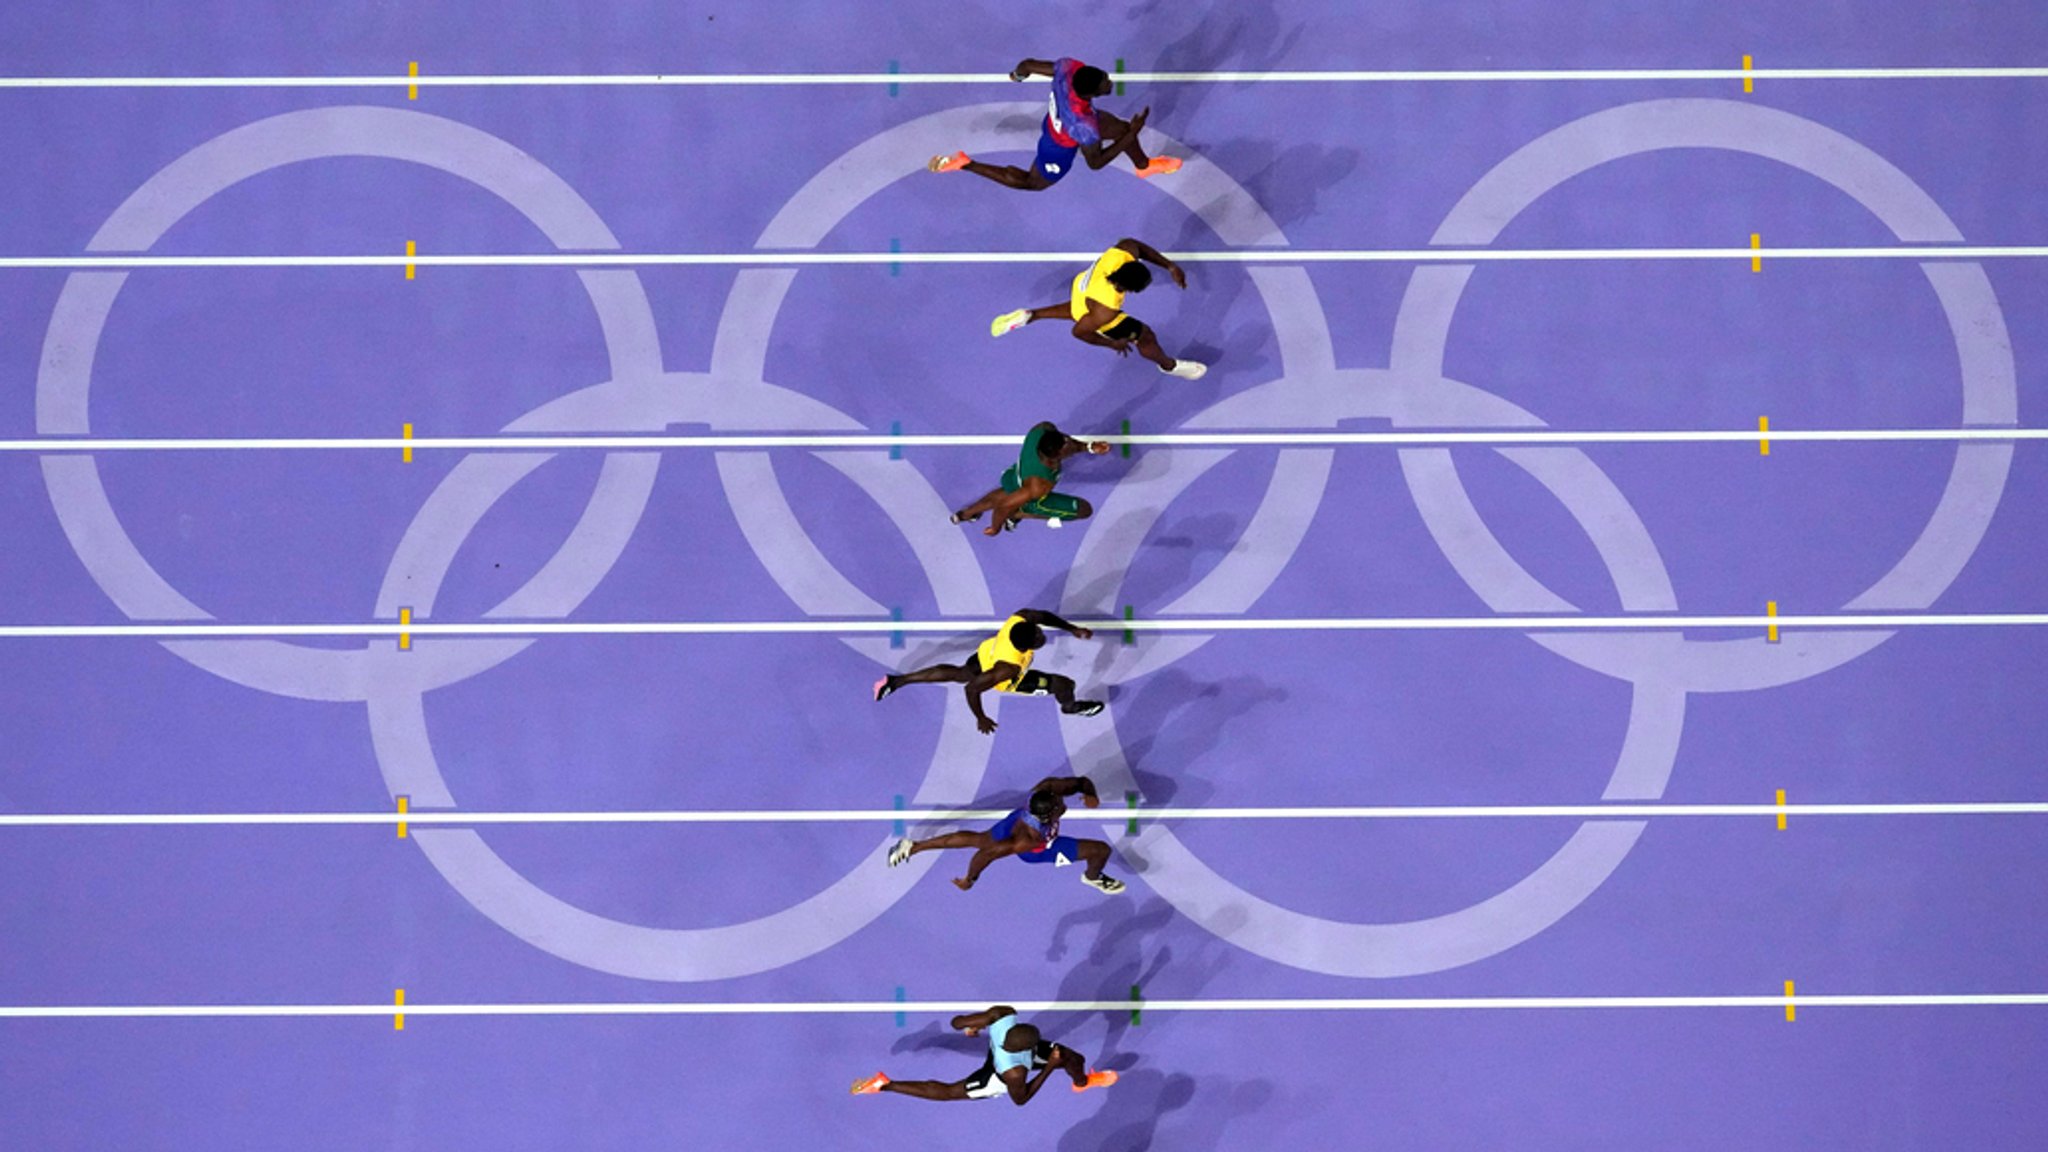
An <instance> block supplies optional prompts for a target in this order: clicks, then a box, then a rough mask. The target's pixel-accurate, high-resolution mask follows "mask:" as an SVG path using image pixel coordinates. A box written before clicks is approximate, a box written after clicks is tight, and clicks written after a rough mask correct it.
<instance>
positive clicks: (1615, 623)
mask: <svg viewBox="0 0 2048 1152" xmlns="http://www.w3.org/2000/svg"><path fill="white" fill-rule="evenodd" d="M1001 623H1002V622H1001V621H1000V620H879V619H876V620H641V621H630V620H589V621H572V620H543V621H470V622H464V623H455V624H447V623H424V622H421V621H419V620H414V621H412V622H410V623H400V622H398V621H395V620H390V621H375V622H371V623H361V624H10V625H5V626H0V639H82V638H87V637H99V638H108V637H138V638H144V639H155V640H178V639H183V640H197V639H216V640H217V639H250V638H258V637H286V636H372V637H374V636H397V635H399V634H400V633H410V634H411V635H413V636H414V637H415V638H417V637H423V636H787V635H840V634H847V633H873V632H930V633H940V634H944V635H956V634H964V633H969V632H981V631H986V630H988V629H991V628H996V627H999V626H1000V625H1001ZM1075 623H1078V624H1080V625H1082V626H1083V627H1087V628H1099V629H1105V630H1114V629H1118V628H1121V629H1124V630H1125V631H1130V632H1588V631H1653V632H1668V631H1672V630H1676V629H1688V628H1690V629H1723V628H1736V629H1745V630H1750V631H1757V632H1761V631H1763V630H1764V629H1765V628H1768V627H1771V626H1774V625H1775V626H1776V627H1778V628H1780V629H1824V630H1829V631H1834V630H1841V629H1854V628H2014V627H2035V626H2038V625H2042V624H2048V614H2043V613H2038V612H2012V613H1991V612H1986V613H1951V614H1938V613H1840V614H1836V615H1831V616H1782V615H1781V616H1756V615H1750V616H1657V615H1651V614H1648V613H1644V614H1639V615H1634V616H1359V617H1350V618H1342V617H1296V618H1281V617H1272V618H1246V617H1236V616H1233V617H1225V618H1216V617H1211V618H1193V617H1189V618H1184V619H1183V618H1174V617H1154V618H1152V619H1149V620H1148V619H1138V620H1121V619H1118V620H1110V619H1103V620H1078V621H1076V622H1075Z"/></svg>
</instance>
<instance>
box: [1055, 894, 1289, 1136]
mask: <svg viewBox="0 0 2048 1152" xmlns="http://www.w3.org/2000/svg"><path fill="white" fill-rule="evenodd" d="M1176 923H1179V924H1180V927H1181V931H1180V932H1178V933H1174V931H1173V929H1174V926H1175V925H1176ZM1089 929H1092V930H1093V933H1094V935H1093V940H1092V941H1091V942H1090V943H1089V945H1088V951H1087V952H1086V953H1085V954H1084V955H1083V956H1082V957H1081V959H1080V962H1079V963H1078V964H1076V965H1075V966H1074V967H1073V968H1072V969H1071V970H1069V972H1068V973H1067V976H1066V977H1065V978H1064V979H1063V980H1062V981H1061V982H1060V991H1059V998H1060V999H1061V1000H1096V1001H1112V1002H1114V1001H1122V1000H1127V999H1128V998H1129V996H1130V991H1131V988H1132V986H1133V985H1135V986H1137V987H1139V988H1141V989H1143V988H1157V987H1159V986H1160V983H1161V981H1160V977H1161V975H1162V974H1163V973H1166V972H1167V971H1168V970H1169V969H1170V970H1171V972H1172V975H1171V977H1170V981H1169V982H1170V985H1171V987H1172V990H1173V991H1172V994H1173V995H1174V996H1175V997H1187V996H1193V995H1196V994H1197V993H1199V992H1200V991H1201V990H1202V989H1204V988H1206V987H1207V986H1208V985H1209V984H1210V983H1212V982H1213V981H1214V980H1215V979H1216V977H1217V976H1218V975H1219V974H1220V973H1221V972H1222V971H1223V970H1224V969H1225V968H1226V967H1227V966H1228V965H1229V963H1230V959H1231V954H1230V950H1229V949H1228V948H1226V947H1225V946H1224V945H1223V944H1222V943H1221V942H1219V941H1217V940H1216V939H1215V938H1214V937H1211V936H1208V935H1207V934H1205V933H1202V932H1200V931H1199V930H1195V929H1192V928H1190V927H1189V926H1188V925H1186V924H1185V922H1181V921H1180V920H1179V917H1178V916H1177V915H1176V913H1175V912H1174V910H1173V907H1172V905H1170V904H1168V903H1167V902H1166V901H1164V900H1158V899H1154V900H1149V901H1147V902H1146V903H1144V904H1143V905H1141V906H1140V907H1138V908H1137V909H1136V910H1132V909H1130V908H1128V907H1127V906H1125V905H1124V904H1123V903H1122V902H1121V901H1110V902H1105V903H1101V904H1097V905H1095V906H1094V907H1091V908H1086V909H1083V910H1081V911H1078V912H1074V913H1070V914H1069V915H1067V916H1064V917H1062V918H1061V919H1060V921H1059V923H1058V924H1057V925H1056V926H1055V927H1054V928H1053V936H1052V942H1051V944H1050V945H1049V946H1048V948H1047V950H1046V958H1047V959H1049V960H1056V961H1057V960H1062V959H1065V958H1066V957H1067V956H1068V955H1069V954H1070V953H1071V951H1072V949H1073V946H1074V944H1073V942H1074V938H1075V936H1076V934H1077V933H1080V932H1083V931H1086V930H1089ZM1169 936H1176V937H1177V939H1175V940H1174V941H1173V942H1169V940H1168V937H1169ZM1176 948H1178V949H1179V954H1176V951H1175V949H1176ZM1097 1016H1099V1017H1101V1018H1102V1020H1103V1023H1104V1024H1105V1026H1106V1033H1105V1035H1104V1037H1103V1040H1102V1042H1101V1052H1100V1053H1099V1054H1098V1055H1096V1056H1095V1064H1096V1065H1097V1066H1099V1067H1104V1068H1112V1069H1115V1070H1116V1071H1117V1073H1118V1075H1119V1077H1120V1079H1119V1080H1118V1081H1117V1084H1116V1087H1114V1088H1112V1089H1110V1090H1109V1091H1108V1092H1106V1093H1104V1094H1103V1095H1102V1096H1101V1100H1102V1104H1101V1106H1100V1107H1099V1108H1098V1109H1097V1110H1096V1112H1095V1114H1094V1115H1092V1116H1090V1117H1088V1118H1087V1119H1085V1120H1083V1121H1081V1122H1080V1123H1078V1124H1076V1125H1075V1126H1074V1127H1072V1128H1070V1129H1068V1130H1067V1132H1066V1133H1065V1135H1063V1136H1062V1137H1061V1138H1060V1143H1059V1147H1060V1149H1061V1152H1096V1150H1098V1149H1101V1150H1108V1149H1117V1150H1119V1152H1122V1150H1125V1149H1145V1148H1150V1147H1152V1146H1153V1141H1154V1139H1155V1138H1156V1137H1157V1135H1158V1132H1159V1127H1160V1125H1161V1124H1162V1123H1168V1122H1170V1123H1171V1124H1172V1126H1173V1128H1174V1129H1176V1132H1175V1135H1174V1138H1173V1147H1176V1148H1201V1147H1215V1146H1216V1145H1215V1141H1216V1140H1218V1139H1220V1138H1221V1136H1222V1134H1223V1131H1224V1128H1225V1127H1226V1126H1227V1125H1228V1124H1229V1122H1230V1121H1232V1120H1235V1119H1239V1118H1241V1117H1243V1116H1246V1115H1249V1114H1250V1113H1253V1112H1256V1111H1257V1110H1259V1109H1260V1108H1261V1107H1263V1106H1264V1105H1265V1104H1266V1103H1267V1102H1268V1101H1269V1100H1270V1099H1271V1098H1272V1095H1273V1091H1272V1085H1271V1084H1270V1083H1268V1082H1266V1081H1264V1080H1256V1079H1238V1078H1236V1077H1230V1076H1209V1075H1203V1076H1195V1075H1191V1074H1189V1073H1186V1072H1176V1071H1172V1070H1171V1064H1172V1051H1173V1044H1172V1039H1173V1033H1174V1031H1175V1030H1176V1029H1175V1027H1174V1024H1175V1022H1174V1021H1173V1019H1172V1018H1170V1017H1161V1016H1157V1015H1155V1016H1153V1017H1150V1018H1149V1019H1148V1018H1145V1017H1144V1016H1143V1015H1142V1008H1141V1009H1140V1021H1141V1022H1140V1023H1139V1024H1136V1025H1134V1024H1132V1023H1131V1016H1130V1013H1129V1012H1128V1011H1114V1012H1104V1013H1082V1012H1070V1013H1053V1014H1048V1015H1047V1016H1046V1017H1045V1018H1044V1020H1045V1023H1046V1025H1047V1026H1048V1034H1049V1035H1054V1036H1064V1035H1078V1036H1080V1037H1092V1035H1093V1032H1094V1029H1093V1028H1092V1027H1091V1025H1092V1023H1093V1021H1092V1020H1091V1019H1090V1018H1091V1017H1097ZM1134 1041H1136V1043H1133V1042H1134ZM1077 1042H1078V1041H1077ZM1087 1042H1093V1041H1092V1039H1091V1040H1089V1041H1087ZM1127 1044H1129V1045H1132V1046H1134V1047H1142V1048H1143V1049H1144V1050H1145V1051H1146V1052H1147V1053H1149V1056H1148V1058H1147V1059H1146V1060H1145V1061H1144V1062H1142V1063H1141V1061H1140V1058H1139V1056H1138V1054H1137V1053H1136V1052H1127V1051H1124V1048H1125V1046H1126V1045H1127Z"/></svg>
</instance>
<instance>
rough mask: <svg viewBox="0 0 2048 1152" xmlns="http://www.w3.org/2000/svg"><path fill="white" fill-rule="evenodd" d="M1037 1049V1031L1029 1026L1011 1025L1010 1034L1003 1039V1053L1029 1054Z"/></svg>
mask: <svg viewBox="0 0 2048 1152" xmlns="http://www.w3.org/2000/svg"><path fill="white" fill-rule="evenodd" d="M1036 1047H1038V1029H1037V1028H1034V1027H1032V1026H1031V1025H1029V1024H1013V1025H1011V1026H1010V1034H1009V1035H1008V1036H1005V1037H1003V1050H1004V1051H1005V1052H1029V1051H1031V1050H1032V1049H1033V1048H1036Z"/></svg>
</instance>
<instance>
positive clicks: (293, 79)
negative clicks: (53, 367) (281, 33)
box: [0, 66, 2048, 89]
mask: <svg viewBox="0 0 2048 1152" xmlns="http://www.w3.org/2000/svg"><path fill="white" fill-rule="evenodd" d="M2044 77H2048V68H2041V67H1997V66H1990V67H1967V66H1965V67H1947V68H1944V67H1927V68H1754V69H1743V68H1500V69H1420V70H1418V69H1404V70H1395V69H1385V70H1358V69H1350V70H1315V69H1278V70H1265V71H1216V72H1120V73H1118V74H1117V77H1116V78H1117V79H1118V80H1120V81H1123V82H1125V83H1129V84H1499V83H1560V82H1632V81H1646V80H1648V81H1657V80H1679V81H1727V80H1745V79H1747V80H2036V79H2042V78H2044ZM899 84H927V85H981V84H985V85H990V86H1003V87H1012V86H1013V84H1012V82H1011V80H1010V78H1009V76H1008V75H1007V74H1005V73H1001V72H901V73H898V72H700V73H690V72H641V73H622V72H615V73H594V74H581V75H578V74H541V73H536V74H526V75H480V74H472V75H449V76H412V75H390V76H374V75H369V76H366V75H346V76H0V89H5V88H26V89H36V88H410V87H415V86H416V87H420V88H582V87H591V88H601V87H684V88H720V87H725V88H762V87H816V86H849V85H865V86H877V85H899Z"/></svg>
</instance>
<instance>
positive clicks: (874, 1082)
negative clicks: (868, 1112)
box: [853, 1072, 889, 1096]
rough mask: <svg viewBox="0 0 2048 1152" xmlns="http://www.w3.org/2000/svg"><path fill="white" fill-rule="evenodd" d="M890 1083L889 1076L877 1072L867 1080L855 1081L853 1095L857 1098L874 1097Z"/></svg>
mask: <svg viewBox="0 0 2048 1152" xmlns="http://www.w3.org/2000/svg"><path fill="white" fill-rule="evenodd" d="M888 1082H889V1077H888V1076H886V1075H884V1074H883V1073H880V1072H877V1073H875V1074H874V1075H873V1076H870V1077H868V1078H867V1079H865V1080H855V1081H854V1082H853V1094H854V1095H855V1096H873V1095H874V1094H875V1093H877V1092H880V1091H881V1090H882V1085H884V1084H887V1083H888Z"/></svg>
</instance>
